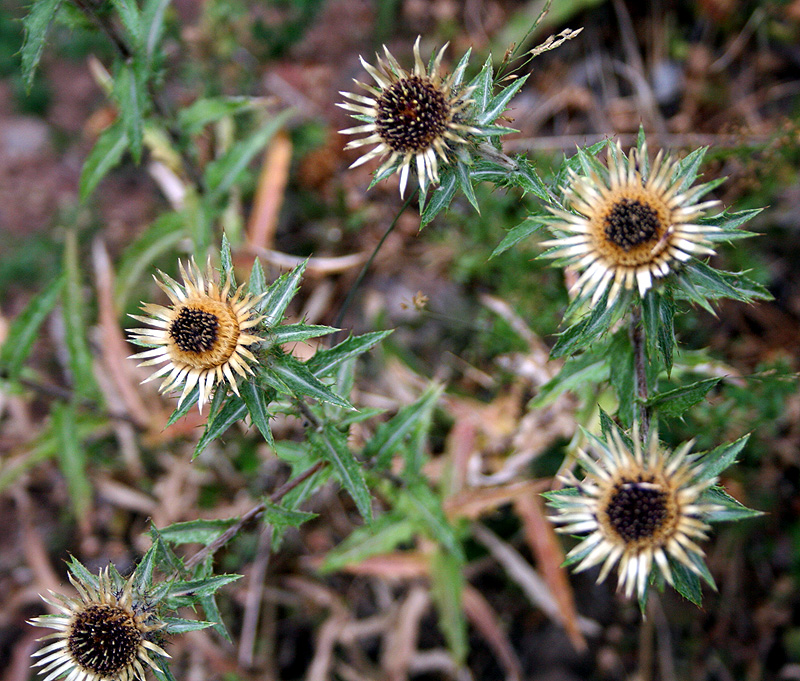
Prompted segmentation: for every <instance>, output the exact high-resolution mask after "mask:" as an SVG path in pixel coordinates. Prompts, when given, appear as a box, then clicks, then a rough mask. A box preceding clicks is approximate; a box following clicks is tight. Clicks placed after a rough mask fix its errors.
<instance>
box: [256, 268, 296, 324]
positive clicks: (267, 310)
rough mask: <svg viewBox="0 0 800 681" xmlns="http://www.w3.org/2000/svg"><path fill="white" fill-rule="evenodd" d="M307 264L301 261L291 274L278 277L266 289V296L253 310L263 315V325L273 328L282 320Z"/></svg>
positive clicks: (287, 273)
mask: <svg viewBox="0 0 800 681" xmlns="http://www.w3.org/2000/svg"><path fill="white" fill-rule="evenodd" d="M307 263H308V261H307V260H306V261H303V262H301V263H300V264H299V265H298V266H297V267H295V268H294V269H293V270H292V271H291V272H286V273H285V274H282V275H281V276H280V277H278V278H277V279H276V280H275V281H274V282H272V284H271V285H270V287H269V288H268V289H267V295H265V296H264V297H263V298H262V299H261V301H260V302H259V303H258V305H256V306H255V309H256V310H257V311H258V312H260V313H262V314H263V315H264V322H263V323H264V325H266V326H268V327H269V326H275V325H276V324H278V323H280V321H281V319H283V315H284V313H285V312H286V308H287V307H288V306H289V302H290V301H291V300H292V298H294V296H295V294H296V293H297V288H298V287H299V286H300V280H301V279H302V278H303V272H305V269H306V264H307Z"/></svg>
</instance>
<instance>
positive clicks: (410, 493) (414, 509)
mask: <svg viewBox="0 0 800 681" xmlns="http://www.w3.org/2000/svg"><path fill="white" fill-rule="evenodd" d="M394 503H395V507H396V508H397V509H398V510H399V511H402V512H403V513H404V514H405V515H406V517H408V519H409V520H411V521H412V522H413V523H414V524H415V525H416V527H417V529H418V530H420V531H422V532H424V533H425V534H426V535H428V537H430V538H431V539H433V540H434V541H436V542H437V543H438V544H440V545H441V546H442V548H443V549H445V550H446V551H447V552H448V553H449V554H450V555H452V556H455V557H456V558H457V559H458V560H459V561H464V560H465V558H464V550H463V548H462V547H461V542H460V541H459V540H458V537H457V536H456V533H455V530H454V529H453V526H452V525H451V524H450V523H449V522H448V521H447V517H446V516H445V514H444V511H443V510H442V504H441V501H440V500H439V498H438V497H437V496H436V494H434V492H433V491H432V490H431V488H430V487H429V486H428V485H427V483H426V482H425V481H423V480H421V479H419V480H413V481H410V482H409V483H408V484H407V485H406V487H404V488H402V489H400V490H398V491H397V494H396V496H395V499H394Z"/></svg>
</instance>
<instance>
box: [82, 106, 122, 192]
mask: <svg viewBox="0 0 800 681" xmlns="http://www.w3.org/2000/svg"><path fill="white" fill-rule="evenodd" d="M127 148H128V135H127V132H126V131H125V126H124V125H123V124H122V122H121V121H117V122H116V123H113V124H112V125H110V126H109V127H107V128H106V129H105V130H104V131H103V134H101V135H100V137H99V138H98V139H97V142H95V145H94V147H92V150H91V151H90V152H89V155H88V156H87V157H86V160H85V161H84V163H83V170H81V179H80V182H79V183H78V185H79V188H80V191H79V193H80V197H81V201H85V200H86V199H87V198H89V195H90V194H91V193H92V192H93V191H94V190H95V188H96V187H97V185H98V184H99V182H100V180H102V179H103V178H104V177H105V176H106V174H107V173H108V171H109V170H111V169H112V168H113V167H114V166H116V165H117V164H118V163H119V162H120V161H121V160H122V155H123V154H124V153H125V150H126V149H127Z"/></svg>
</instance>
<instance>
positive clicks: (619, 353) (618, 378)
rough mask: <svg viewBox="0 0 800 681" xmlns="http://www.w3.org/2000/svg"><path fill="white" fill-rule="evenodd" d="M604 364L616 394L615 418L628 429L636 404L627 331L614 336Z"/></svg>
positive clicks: (631, 350)
mask: <svg viewBox="0 0 800 681" xmlns="http://www.w3.org/2000/svg"><path fill="white" fill-rule="evenodd" d="M606 362H607V364H608V366H609V367H610V369H611V371H610V373H609V380H610V382H611V385H612V386H613V388H614V392H615V393H616V394H617V402H618V407H617V418H619V420H620V423H622V425H623V426H624V427H626V428H627V427H630V425H631V424H632V423H633V416H634V410H635V408H636V403H635V377H634V372H633V347H632V346H631V341H630V338H629V337H628V330H627V329H622V330H620V331H618V332H617V333H615V334H614V337H613V338H612V340H611V343H609V345H608V350H607V352H606Z"/></svg>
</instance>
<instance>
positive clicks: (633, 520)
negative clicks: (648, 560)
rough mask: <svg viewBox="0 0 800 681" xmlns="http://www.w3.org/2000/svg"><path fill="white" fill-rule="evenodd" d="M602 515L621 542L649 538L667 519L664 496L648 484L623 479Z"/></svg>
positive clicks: (665, 498)
mask: <svg viewBox="0 0 800 681" xmlns="http://www.w3.org/2000/svg"><path fill="white" fill-rule="evenodd" d="M606 514H607V515H608V520H609V522H610V523H611V527H612V528H614V531H615V532H616V533H617V534H618V535H619V536H620V537H622V539H623V540H624V541H625V542H635V541H638V540H640V539H645V538H647V537H652V536H653V535H654V534H655V533H656V532H658V530H660V529H661V528H662V526H663V524H664V521H665V520H666V518H667V515H668V509H667V495H666V493H665V492H663V491H662V490H660V489H658V488H656V487H653V485H652V484H648V483H642V482H629V481H623V482H622V483H620V484H618V485H617V486H616V488H615V490H614V493H613V495H612V496H611V499H610V500H609V503H608V506H607V508H606Z"/></svg>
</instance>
